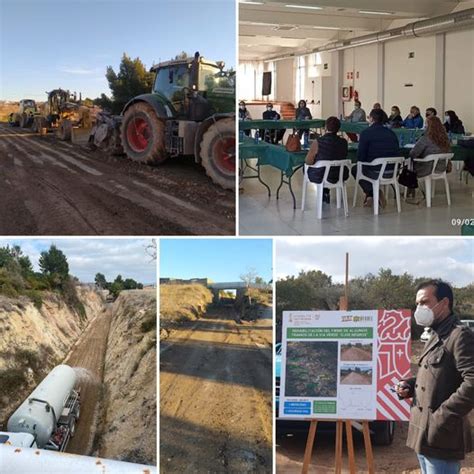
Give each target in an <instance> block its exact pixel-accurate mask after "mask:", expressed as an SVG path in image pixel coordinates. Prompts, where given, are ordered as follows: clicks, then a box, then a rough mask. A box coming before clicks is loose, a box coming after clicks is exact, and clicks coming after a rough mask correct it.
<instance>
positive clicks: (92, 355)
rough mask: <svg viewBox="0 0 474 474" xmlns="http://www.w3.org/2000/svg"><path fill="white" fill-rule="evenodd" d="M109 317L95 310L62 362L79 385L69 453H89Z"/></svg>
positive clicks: (105, 313)
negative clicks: (78, 409)
mask: <svg viewBox="0 0 474 474" xmlns="http://www.w3.org/2000/svg"><path fill="white" fill-rule="evenodd" d="M110 321H111V313H110V311H106V312H103V313H99V314H98V315H97V317H96V318H95V320H93V321H91V323H90V324H89V327H88V328H87V329H86V331H84V333H83V334H82V336H81V338H80V339H79V341H78V342H77V343H76V344H75V345H74V347H73V349H72V350H71V352H70V353H69V355H68V356H67V358H66V359H65V362H64V363H65V364H68V365H70V366H71V367H74V368H75V369H76V371H77V373H78V375H79V380H80V382H79V387H80V389H81V414H80V417H79V421H78V423H77V427H76V434H75V436H74V438H73V439H71V441H70V442H69V445H68V447H67V452H69V453H74V454H84V455H89V454H90V453H91V449H92V440H93V438H94V434H95V415H96V410H97V409H98V401H99V398H100V394H101V389H102V379H103V369H104V358H105V350H106V346H107V336H108V334H109V328H110Z"/></svg>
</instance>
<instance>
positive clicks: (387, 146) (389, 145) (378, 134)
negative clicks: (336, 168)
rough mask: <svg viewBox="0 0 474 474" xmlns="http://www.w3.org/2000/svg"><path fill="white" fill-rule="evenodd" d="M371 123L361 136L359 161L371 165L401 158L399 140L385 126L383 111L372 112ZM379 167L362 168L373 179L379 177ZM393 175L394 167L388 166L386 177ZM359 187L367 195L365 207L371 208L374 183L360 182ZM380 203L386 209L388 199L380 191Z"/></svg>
mask: <svg viewBox="0 0 474 474" xmlns="http://www.w3.org/2000/svg"><path fill="white" fill-rule="evenodd" d="M369 122H371V125H370V127H369V128H366V129H365V130H364V131H363V132H362V133H361V134H360V142H359V148H358V150H357V161H358V162H359V161H360V162H362V163H371V162H372V161H374V160H375V159H376V158H388V157H392V156H400V149H399V145H398V138H397V136H396V135H395V133H394V132H393V131H392V130H390V129H389V128H387V127H384V126H383V113H382V110H377V109H374V110H372V112H370V115H369ZM379 171H380V168H379V167H373V166H371V167H367V166H366V167H362V172H363V174H364V175H365V176H367V177H368V178H371V179H377V178H378V177H379ZM351 173H352V175H353V176H354V178H355V176H356V174H357V165H354V166H353V167H352V170H351ZM392 175H393V166H387V168H386V170H385V174H384V177H385V178H390V177H391V176H392ZM359 185H360V187H361V188H362V190H363V191H364V193H365V199H364V206H365V207H371V206H372V204H373V196H374V192H373V188H372V183H370V182H369V181H366V180H365V179H360V180H359ZM379 201H380V205H381V207H382V208H383V207H385V205H386V199H385V196H384V194H383V192H382V190H380V193H379Z"/></svg>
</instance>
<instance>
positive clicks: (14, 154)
mask: <svg viewBox="0 0 474 474" xmlns="http://www.w3.org/2000/svg"><path fill="white" fill-rule="evenodd" d="M0 158H1V162H2V164H3V169H2V170H1V171H0V173H1V174H0V176H2V177H3V180H4V182H5V183H6V186H4V187H3V188H1V189H0V199H2V200H3V201H4V202H7V203H8V206H9V207H10V208H11V211H8V210H5V209H4V210H3V211H2V210H0V232H1V233H3V234H5V235H11V234H25V235H29V234H31V233H41V234H44V235H52V234H64V235H69V234H86V235H90V234H92V235H94V234H114V235H147V234H154V235H156V234H160V235H182V234H188V235H192V234H210V235H226V234H233V232H234V206H235V202H234V198H233V196H232V199H230V195H231V193H229V192H227V193H226V192H224V193H223V192H222V190H219V189H217V188H216V187H215V186H214V185H212V184H210V183H209V181H208V179H207V178H206V182H205V183H203V179H202V176H199V175H196V176H193V175H192V173H191V172H192V171H193V170H191V172H190V170H189V169H185V171H186V173H183V176H181V174H180V170H179V169H173V167H170V168H168V169H166V170H164V172H163V173H161V171H160V170H162V169H163V168H152V167H148V166H145V165H141V166H138V165H139V164H137V163H134V162H128V160H126V159H125V158H123V159H117V158H114V157H106V156H104V155H103V154H102V153H100V152H97V151H94V152H92V151H90V150H88V149H85V148H83V147H79V146H75V145H71V144H69V143H65V142H61V141H55V139H54V138H53V137H50V136H47V137H40V136H37V135H34V134H31V133H28V132H26V131H22V130H18V129H14V128H9V127H5V125H4V124H3V125H2V124H0ZM7 162H8V166H5V164H6V163H7ZM188 168H189V167H188ZM162 174H163V176H162ZM8 192H9V193H10V196H11V195H12V193H13V195H14V196H15V199H10V200H9V199H8V196H7V193H8ZM52 214H56V215H54V216H53V215H52ZM7 216H8V217H7ZM37 216H38V217H37ZM48 217H51V219H48Z"/></svg>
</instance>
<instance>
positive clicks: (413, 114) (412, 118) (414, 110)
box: [403, 105, 423, 128]
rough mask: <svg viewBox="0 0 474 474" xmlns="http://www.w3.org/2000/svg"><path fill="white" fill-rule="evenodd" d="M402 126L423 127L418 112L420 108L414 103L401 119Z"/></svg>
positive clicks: (421, 118)
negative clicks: (402, 119) (405, 116)
mask: <svg viewBox="0 0 474 474" xmlns="http://www.w3.org/2000/svg"><path fill="white" fill-rule="evenodd" d="M403 126H404V127H405V128H423V117H422V116H421V114H420V109H419V108H418V107H417V106H416V105H413V106H412V107H411V108H410V113H409V114H408V115H407V118H406V119H405V120H404V121H403Z"/></svg>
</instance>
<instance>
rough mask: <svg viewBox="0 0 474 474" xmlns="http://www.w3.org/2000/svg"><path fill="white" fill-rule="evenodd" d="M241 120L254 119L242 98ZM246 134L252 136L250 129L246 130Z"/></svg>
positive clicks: (240, 105) (240, 106) (240, 107)
mask: <svg viewBox="0 0 474 474" xmlns="http://www.w3.org/2000/svg"><path fill="white" fill-rule="evenodd" d="M239 120H252V117H251V116H250V112H249V111H248V110H247V106H246V105H245V102H244V101H243V100H241V101H240V102H239ZM244 133H245V135H247V136H248V137H249V136H250V130H244Z"/></svg>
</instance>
